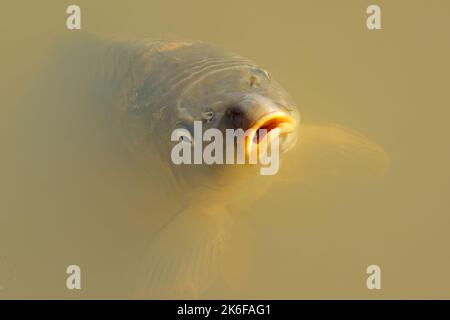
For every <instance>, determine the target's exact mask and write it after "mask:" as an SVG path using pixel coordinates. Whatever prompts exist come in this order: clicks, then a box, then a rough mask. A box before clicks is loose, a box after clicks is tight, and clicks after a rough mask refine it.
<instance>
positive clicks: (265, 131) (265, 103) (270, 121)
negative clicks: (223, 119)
mask: <svg viewBox="0 0 450 320" xmlns="http://www.w3.org/2000/svg"><path fill="white" fill-rule="evenodd" d="M227 115H228V117H229V119H230V122H231V124H232V126H233V129H243V130H244V131H246V151H247V153H250V152H251V151H252V149H253V148H255V147H258V146H259V145H260V143H262V142H263V141H264V139H267V138H268V139H269V142H270V141H272V140H273V138H274V134H273V133H274V132H275V131H274V129H278V130H277V136H278V138H279V146H280V151H282V152H283V151H286V150H287V149H289V148H290V147H291V146H292V145H293V144H294V143H295V141H296V137H295V136H296V131H297V130H296V129H297V120H296V119H295V118H294V117H293V116H292V115H291V114H290V112H289V109H288V108H286V107H283V106H282V105H280V104H278V103H275V102H273V101H272V100H271V99H268V98H265V97H262V96H249V97H246V98H244V99H243V100H242V101H240V102H239V103H238V104H235V105H233V106H232V107H230V108H229V109H228V110H227ZM266 142H267V141H266Z"/></svg>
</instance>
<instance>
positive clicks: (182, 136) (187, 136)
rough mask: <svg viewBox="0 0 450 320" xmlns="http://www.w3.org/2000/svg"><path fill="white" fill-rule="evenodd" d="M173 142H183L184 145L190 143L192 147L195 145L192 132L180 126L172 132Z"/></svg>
mask: <svg viewBox="0 0 450 320" xmlns="http://www.w3.org/2000/svg"><path fill="white" fill-rule="evenodd" d="M172 141H181V142H183V143H188V144H190V145H193V144H194V140H193V139H192V133H191V130H189V129H188V128H187V127H185V126H183V125H180V126H178V127H177V128H176V129H175V130H174V131H173V132H172Z"/></svg>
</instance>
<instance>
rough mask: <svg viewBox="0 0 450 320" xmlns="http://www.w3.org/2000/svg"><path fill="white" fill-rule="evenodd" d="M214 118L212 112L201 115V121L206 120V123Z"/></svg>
mask: <svg viewBox="0 0 450 320" xmlns="http://www.w3.org/2000/svg"><path fill="white" fill-rule="evenodd" d="M213 118H214V112H212V111H205V112H203V113H202V119H203V120H206V122H209V121H211V120H212V119H213Z"/></svg>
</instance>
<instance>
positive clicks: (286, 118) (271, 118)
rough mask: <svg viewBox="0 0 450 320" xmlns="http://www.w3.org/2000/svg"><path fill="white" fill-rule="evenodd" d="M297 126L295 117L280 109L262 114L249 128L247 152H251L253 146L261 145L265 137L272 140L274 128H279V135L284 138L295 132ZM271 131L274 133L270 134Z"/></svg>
mask: <svg viewBox="0 0 450 320" xmlns="http://www.w3.org/2000/svg"><path fill="white" fill-rule="evenodd" d="M295 128H296V121H295V119H294V118H293V117H291V116H290V115H288V114H286V113H284V112H281V111H278V112H273V113H269V114H266V115H264V116H262V117H261V118H259V119H258V120H257V121H255V123H254V124H253V125H252V126H251V127H250V129H249V134H248V136H247V143H246V144H247V153H250V152H251V150H252V148H254V147H257V146H259V144H260V143H261V142H262V141H264V139H267V138H269V139H270V141H272V140H273V138H274V135H273V132H272V131H273V130H274V129H278V136H279V138H280V139H283V138H285V137H286V136H287V135H288V134H289V133H292V132H294V131H295ZM271 132H272V134H270V133H271Z"/></svg>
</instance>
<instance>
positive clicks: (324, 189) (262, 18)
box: [0, 0, 450, 299]
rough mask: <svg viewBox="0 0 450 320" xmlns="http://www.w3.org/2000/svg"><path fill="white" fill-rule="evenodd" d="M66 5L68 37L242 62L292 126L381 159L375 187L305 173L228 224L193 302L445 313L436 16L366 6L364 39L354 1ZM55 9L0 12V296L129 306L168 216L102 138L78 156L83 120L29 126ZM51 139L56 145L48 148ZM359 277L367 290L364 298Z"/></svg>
mask: <svg viewBox="0 0 450 320" xmlns="http://www.w3.org/2000/svg"><path fill="white" fill-rule="evenodd" d="M77 3H78V5H80V7H81V10H82V30H83V31H84V32H89V33H95V34H100V35H108V36H109V35H119V36H122V37H145V36H148V35H152V34H167V35H177V36H180V37H185V38H189V39H199V40H203V41H206V42H211V43H215V44H218V45H221V46H223V47H225V48H227V49H229V50H231V51H234V52H237V53H239V54H241V55H243V56H245V57H248V58H251V59H252V60H254V61H256V62H257V63H258V64H260V65H261V66H263V67H264V68H266V69H267V70H269V71H270V72H271V74H272V76H273V77H274V78H276V79H277V80H278V81H279V82H280V83H281V84H282V85H283V86H284V88H285V89H286V90H287V91H288V92H289V93H290V94H291V95H292V97H293V98H294V99H295V101H296V102H297V104H298V105H299V108H300V112H301V114H302V121H303V122H304V123H310V124H313V123H335V124H339V125H343V126H346V127H349V128H352V129H354V130H356V131H358V132H361V133H362V134H364V135H365V136H367V137H369V138H370V139H371V140H373V141H375V142H377V143H378V144H379V145H381V146H382V147H383V148H384V150H385V151H386V153H387V154H388V155H389V158H390V162H391V165H390V169H389V170H388V172H386V173H385V174H384V175H383V176H381V177H380V176H377V178H369V179H346V177H351V176H352V173H353V172H354V170H352V169H353V168H352V167H345V171H344V173H345V175H344V177H338V178H337V177H336V176H335V175H329V174H318V175H315V174H311V175H308V174H305V176H306V178H305V179H302V180H301V181H297V182H295V183H293V184H284V183H278V184H275V185H274V186H273V188H271V189H270V191H269V192H267V193H266V194H265V195H264V196H263V197H262V198H260V199H259V200H258V201H256V202H254V203H252V204H249V205H248V206H245V207H244V208H242V207H241V206H240V207H239V210H237V209H236V210H235V212H233V214H232V216H233V221H234V224H233V225H232V227H231V231H230V233H229V239H228V242H227V243H228V245H227V248H229V250H227V253H226V259H225V260H224V261H223V262H222V263H221V270H222V271H223V272H222V273H221V277H220V279H218V280H217V281H215V282H214V284H213V285H212V286H210V287H209V288H208V289H207V290H203V291H202V292H201V295H200V297H202V298H293V299H298V298H449V293H448V292H449V289H450V271H449V270H450V256H449V254H448V245H449V242H450V233H449V230H450V218H449V215H448V211H449V208H450V204H449V200H448V196H447V193H448V190H449V181H450V179H449V178H450V170H449V169H448V163H449V160H450V152H449V148H448V147H447V145H448V136H449V134H450V131H449V129H448V126H447V122H448V120H447V118H448V116H449V115H450V113H449V112H448V106H449V105H450V103H449V102H450V97H449V94H448V90H447V88H448V84H449V83H450V81H449V80H450V79H449V74H450V73H449V71H450V70H449V67H450V64H449V62H448V57H449V56H450V52H449V51H450V50H449V49H450V45H449V43H448V41H447V38H448V34H449V26H448V24H447V12H448V10H449V9H450V7H449V4H448V3H447V1H437V0H434V1H395V2H393V1H378V2H377V3H378V4H379V5H380V7H381V10H382V19H383V20H382V24H383V29H382V30H379V31H368V30H367V28H366V26H365V19H366V13H365V11H366V8H367V6H368V5H369V4H371V2H370V1H350V0H346V1H340V2H333V1H281V2H277V3H275V2H273V1H272V2H269V1H267V2H264V3H262V2H261V1H246V2H242V1H223V2H219V1H189V2H182V1H132V2H131V3H130V2H127V3H125V2H123V3H119V2H114V3H111V2H109V1H95V3H93V2H92V1H78V2H77ZM69 4H72V3H71V2H69V1H59V2H58V3H57V4H56V3H53V2H51V1H44V2H42V1H41V2H39V3H37V2H36V3H25V2H23V1H19V2H17V3H14V4H13V3H8V4H4V5H3V9H2V16H1V19H0V26H1V28H0V35H1V38H2V42H3V45H2V54H1V59H0V65H1V70H2V73H1V76H0V88H1V89H0V93H1V101H2V106H1V109H0V112H1V122H0V124H1V127H0V132H1V143H2V151H1V153H0V155H1V158H2V159H1V162H0V164H1V168H0V169H1V171H0V172H1V182H0V190H1V194H3V197H2V198H1V199H2V200H1V204H0V210H1V211H0V297H1V298H11V297H25V298H49V297H51V298H55V297H57V298H94V297H96V298H98V297H102V298H112V297H124V298H131V297H136V292H135V287H136V285H139V283H140V282H142V281H144V280H143V279H145V277H146V274H145V273H146V272H145V268H144V270H143V267H142V263H143V261H144V260H146V259H151V257H150V258H148V257H147V254H146V252H148V246H149V243H150V242H151V241H152V237H151V236H150V235H151V233H152V232H153V229H152V228H154V220H152V219H154V216H155V214H154V213H155V212H159V213H161V219H160V220H159V221H165V220H164V219H166V217H165V216H164V213H166V212H177V210H179V204H178V203H177V201H174V199H173V197H172V195H170V194H167V193H165V192H163V191H161V190H163V189H162V188H160V184H156V185H155V183H153V182H154V181H155V180H156V179H159V178H155V177H152V175H151V173H148V175H147V173H146V174H141V171H139V170H137V169H136V168H133V169H129V170H123V168H124V166H123V163H125V162H126V161H128V160H127V159H126V157H125V156H123V153H121V150H120V149H119V148H117V145H116V144H115V143H114V141H116V140H115V139H116V136H115V135H114V133H111V132H103V133H102V134H98V136H96V139H98V140H95V141H96V143H99V144H101V145H102V146H103V147H104V149H102V150H101V151H99V150H98V149H97V148H95V146H98V144H92V145H90V146H85V145H80V144H79V143H81V142H83V141H93V140H92V139H93V138H92V136H93V134H94V135H95V134H96V133H98V131H96V128H97V126H96V123H95V122H94V121H86V123H85V125H84V127H83V130H81V131H79V128H80V127H77V126H75V125H74V123H77V122H76V121H75V120H74V121H73V123H72V122H71V121H69V120H67V119H70V118H71V115H68V114H64V119H66V120H67V122H64V123H61V122H59V123H58V124H57V125H55V124H54V123H55V121H57V120H55V119H61V118H58V115H57V114H55V113H52V114H46V113H39V112H37V113H36V112H35V110H34V112H31V113H30V112H29V110H30V108H28V107H29V105H30V104H31V105H33V104H34V103H36V104H37V105H39V103H38V102H36V101H31V102H30V100H29V99H28V100H27V97H28V95H29V93H30V92H31V91H33V89H35V88H36V86H37V84H36V80H35V79H36V78H38V77H39V76H40V75H41V74H42V70H43V69H45V65H46V64H47V62H48V60H49V57H50V55H49V48H50V47H51V46H52V44H53V43H54V42H55V39H56V38H57V37H59V36H60V35H61V34H64V33H69V32H77V31H67V30H66V29H65V20H66V17H67V14H66V13H65V10H66V8H67V6H68V5H69ZM24 7H26V10H25V9H24ZM59 93H61V92H60V91H58V92H55V96H57V95H58V94H59ZM65 94H68V93H67V92H65ZM77 99H82V97H78V96H77V97H72V96H70V95H69V96H68V97H67V101H68V105H70V103H73V104H75V101H77ZM23 101H26V103H23ZM69 110H70V109H69ZM73 117H83V115H82V114H81V115H80V114H74V115H73ZM74 119H75V118H74ZM87 119H89V117H87ZM78 120H79V119H78ZM91 120H92V119H91ZM52 123H53V124H52ZM78 123H79V122H78ZM71 125H73V127H71ZM59 126H60V127H61V128H62V127H63V128H65V129H67V128H69V130H68V131H64V132H69V133H71V134H70V135H68V136H57V137H56V136H55V132H58V127H59ZM71 128H72V130H71ZM61 132H62V131H61ZM36 137H42V138H43V139H46V142H47V143H43V144H40V143H39V139H37V138H36ZM49 142H50V143H49ZM70 143H75V144H76V143H78V145H77V148H74V149H71V148H68V147H67V146H68V145H70ZM24 145H26V146H27V148H22V147H21V146H24ZM90 148H92V149H90ZM70 150H77V153H75V154H72V153H70ZM81 151H82V152H81ZM331 162H332V161H331ZM69 167H70V168H72V169H73V168H75V167H76V168H77V169H76V170H75V169H73V170H68V169H67V168H69ZM49 169H51V170H49ZM355 170H357V168H355ZM292 174H293V175H299V174H300V173H299V172H297V171H293V173H292ZM54 177H58V179H57V180H52V179H53V178H54ZM152 179H153V180H152ZM49 181H58V184H56V185H55V184H52V183H49ZM157 181H158V182H160V181H161V180H157ZM161 183H162V182H161ZM150 195H151V196H150ZM153 199H158V201H157V202H155V201H153ZM149 212H150V214H149ZM161 223H163V222H161ZM150 230H152V231H151V232H150ZM175 230H177V229H175ZM174 232H175V231H174ZM153 252H155V251H153ZM157 253H158V254H164V250H163V249H161V248H160V249H159V251H157ZM71 264H76V265H79V266H80V267H81V270H82V289H81V290H80V291H77V290H74V291H70V290H67V289H66V278H67V274H66V272H65V271H66V267H67V266H68V265H71ZM372 264H376V265H379V266H380V267H381V270H382V289H381V290H372V291H371V290H368V289H367V287H366V278H367V274H366V268H367V266H368V265H372ZM144 265H145V264H144Z"/></svg>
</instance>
